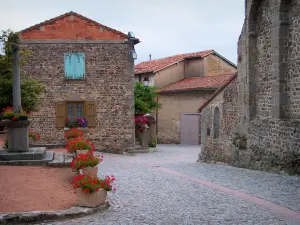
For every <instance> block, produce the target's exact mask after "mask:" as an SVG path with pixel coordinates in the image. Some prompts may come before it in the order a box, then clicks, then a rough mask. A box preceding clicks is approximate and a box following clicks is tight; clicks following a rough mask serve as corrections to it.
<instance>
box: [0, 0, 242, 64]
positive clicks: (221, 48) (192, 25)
mask: <svg viewBox="0 0 300 225" xmlns="http://www.w3.org/2000/svg"><path fill="white" fill-rule="evenodd" d="M244 2H245V1H241V0H232V1H231V2H230V3H229V2H228V1H224V0H63V1H62V0H51V1H42V0H26V1H24V0H14V1H8V0H0V5H1V7H0V30H7V29H9V28H10V29H12V30H13V31H19V30H22V29H25V28H27V27H29V26H32V25H34V24H37V23H40V22H43V21H45V20H48V19H50V18H53V17H56V16H59V15H61V14H64V13H66V12H69V11H74V12H77V13H79V14H82V15H84V16H86V17H89V18H90V19H92V20H96V21H97V22H99V23H102V24H104V25H106V26H108V27H111V28H114V29H117V30H120V31H122V32H124V33H126V34H127V33H128V31H133V32H134V34H135V35H136V37H138V38H140V40H141V41H142V42H141V43H140V44H138V45H136V51H137V54H138V59H137V60H136V63H139V62H141V61H145V60H148V59H149V54H150V53H151V55H152V59H157V58H162V57H167V56H171V55H175V54H180V53H189V52H196V51H201V50H207V49H214V50H215V51H217V52H218V53H220V54H221V55H223V56H224V57H226V58H228V59H229V60H231V61H232V62H234V63H236V61H237V40H238V37H239V35H240V32H241V29H242V24H243V20H244Z"/></svg>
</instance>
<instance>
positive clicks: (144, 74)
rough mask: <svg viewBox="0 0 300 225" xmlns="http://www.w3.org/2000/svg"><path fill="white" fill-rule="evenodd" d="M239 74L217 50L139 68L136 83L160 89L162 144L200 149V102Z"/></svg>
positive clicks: (151, 63)
mask: <svg viewBox="0 0 300 225" xmlns="http://www.w3.org/2000/svg"><path fill="white" fill-rule="evenodd" d="M235 72H236V66H235V65H234V64H233V63H231V62H230V61H229V60H227V59H226V58H224V57H223V56H221V55H220V54H218V53H217V52H215V51H213V50H207V51H201V52H195V53H188V54H181V55H175V56H170V57H167V58H162V59H156V60H150V61H146V62H142V63H140V64H138V65H136V66H135V79H136V81H139V82H144V83H145V82H147V83H149V84H150V85H155V86H157V87H159V89H160V95H159V97H158V102H159V103H160V104H161V108H160V109H159V110H158V111H157V137H158V142H159V143H165V144H166V143H167V144H169V143H181V144H195V145H198V144H199V142H200V140H199V137H200V132H199V131H200V123H199V113H198V108H199V102H204V101H206V100H207V99H208V98H209V97H210V96H211V95H212V94H213V93H214V92H215V91H216V90H217V89H218V88H219V87H220V86H222V85H223V84H224V83H226V81H227V80H228V79H230V78H231V77H232V76H233V74H234V73H235Z"/></svg>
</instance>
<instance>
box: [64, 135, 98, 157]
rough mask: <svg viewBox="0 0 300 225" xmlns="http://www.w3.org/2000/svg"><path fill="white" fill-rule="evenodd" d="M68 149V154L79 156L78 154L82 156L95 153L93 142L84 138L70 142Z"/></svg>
mask: <svg viewBox="0 0 300 225" xmlns="http://www.w3.org/2000/svg"><path fill="white" fill-rule="evenodd" d="M66 149H67V152H68V153H75V154H76V155H77V153H78V154H82V153H87V152H88V151H94V150H95V146H94V144H93V143H92V142H91V141H89V140H86V139H85V138H83V137H78V138H74V139H70V140H68V142H67V145H66Z"/></svg>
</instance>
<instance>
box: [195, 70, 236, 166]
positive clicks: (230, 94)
mask: <svg viewBox="0 0 300 225" xmlns="http://www.w3.org/2000/svg"><path fill="white" fill-rule="evenodd" d="M199 113H201V153H200V154H199V160H202V161H206V162H207V161H208V162H209V161H221V162H226V163H230V162H231V159H232V152H231V146H232V130H231V129H232V127H234V126H235V125H236V124H237V120H238V117H237V74H235V75H234V76H232V77H231V79H229V80H228V81H227V82H226V83H224V85H223V86H221V87H220V88H219V89H218V90H217V91H216V92H215V93H214V94H213V95H212V96H211V97H210V98H209V99H208V100H207V101H206V102H204V103H203V104H202V105H201V106H200V108H199Z"/></svg>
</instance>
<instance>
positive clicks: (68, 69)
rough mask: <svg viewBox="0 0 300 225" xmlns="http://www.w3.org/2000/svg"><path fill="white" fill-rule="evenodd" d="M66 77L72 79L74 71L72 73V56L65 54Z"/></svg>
mask: <svg viewBox="0 0 300 225" xmlns="http://www.w3.org/2000/svg"><path fill="white" fill-rule="evenodd" d="M64 56H65V76H66V77H67V78H72V75H73V71H72V54H71V53H65V54H64Z"/></svg>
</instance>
